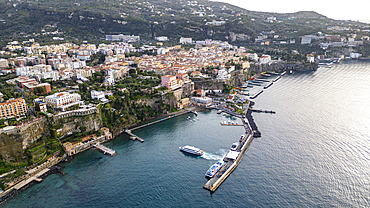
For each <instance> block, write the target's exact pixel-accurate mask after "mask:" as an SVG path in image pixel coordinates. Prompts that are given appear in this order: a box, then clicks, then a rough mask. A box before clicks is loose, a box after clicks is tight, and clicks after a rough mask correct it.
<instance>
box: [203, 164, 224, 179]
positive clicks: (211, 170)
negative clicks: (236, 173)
mask: <svg viewBox="0 0 370 208" xmlns="http://www.w3.org/2000/svg"><path fill="white" fill-rule="evenodd" d="M223 165H224V163H223V162H217V163H215V164H213V165H212V166H211V167H210V168H209V169H208V170H207V172H206V177H208V178H212V177H213V176H214V175H215V174H216V173H217V172H218V171H219V170H220V168H221V167H222V166H223Z"/></svg>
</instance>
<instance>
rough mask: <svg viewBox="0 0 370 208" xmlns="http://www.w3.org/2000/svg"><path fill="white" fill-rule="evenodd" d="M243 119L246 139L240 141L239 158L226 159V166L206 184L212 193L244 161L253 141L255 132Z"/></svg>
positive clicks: (237, 150) (205, 187)
mask: <svg viewBox="0 0 370 208" xmlns="http://www.w3.org/2000/svg"><path fill="white" fill-rule="evenodd" d="M241 119H242V122H243V125H244V128H245V132H246V134H245V135H244V137H242V138H240V139H239V142H240V144H239V146H238V147H237V149H236V152H238V156H237V158H236V159H229V158H226V156H225V158H224V161H225V162H226V164H225V165H224V166H223V167H222V168H221V169H220V170H219V171H218V173H217V174H215V175H214V176H213V177H212V178H211V179H210V180H208V181H207V183H206V184H204V186H203V188H204V189H207V190H209V191H211V192H215V191H216V190H217V188H218V187H219V186H220V185H221V184H222V183H223V182H224V181H225V180H226V178H227V177H229V175H230V174H231V173H232V172H233V171H234V170H235V168H236V167H237V166H238V165H239V163H240V161H241V160H242V158H243V156H244V154H245V152H246V151H247V149H248V147H249V146H250V144H251V143H252V141H253V131H251V127H250V125H249V123H248V120H247V119H243V118H241Z"/></svg>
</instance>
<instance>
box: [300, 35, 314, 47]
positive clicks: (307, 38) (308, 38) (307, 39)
mask: <svg viewBox="0 0 370 208" xmlns="http://www.w3.org/2000/svg"><path fill="white" fill-rule="evenodd" d="M311 40H312V37H311V36H306V35H305V36H303V37H302V39H301V44H302V45H305V44H311Z"/></svg>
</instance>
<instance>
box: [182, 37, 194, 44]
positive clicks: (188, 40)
mask: <svg viewBox="0 0 370 208" xmlns="http://www.w3.org/2000/svg"><path fill="white" fill-rule="evenodd" d="M180 43H181V44H192V43H193V39H192V38H183V37H181V38H180Z"/></svg>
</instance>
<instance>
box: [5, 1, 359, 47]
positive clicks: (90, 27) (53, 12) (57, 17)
mask: <svg viewBox="0 0 370 208" xmlns="http://www.w3.org/2000/svg"><path fill="white" fill-rule="evenodd" d="M272 16H273V17H276V20H273V21H266V20H267V18H268V17H272ZM213 21H218V22H220V24H221V26H216V25H212V24H213V23H214V22H213ZM222 21H224V22H222ZM212 22H213V23H212ZM209 23H210V24H209ZM329 26H342V27H351V28H362V27H365V26H366V24H363V23H358V22H348V21H335V20H332V19H329V18H327V17H325V16H323V15H320V14H317V13H315V12H297V13H291V14H278V13H265V12H254V11H248V10H245V9H242V8H238V7H235V6H232V5H230V4H225V3H219V2H210V1H207V0H199V1H184V0H150V1H143V0H136V1H134V0H83V1H75V0H54V1H51V0H29V1H22V0H19V1H9V0H0V36H1V37H2V41H9V40H15V39H17V40H19V39H22V38H24V39H27V38H32V37H38V38H41V39H42V37H47V39H51V38H50V36H59V37H64V38H66V39H67V40H88V41H92V40H101V39H104V38H105V35H106V34H127V35H140V36H141V37H142V38H143V39H151V38H152V37H153V36H168V37H169V38H170V39H172V40H174V41H175V40H178V38H180V37H193V39H195V40H201V39H206V38H212V39H220V40H228V39H230V38H232V37H231V36H232V35H233V34H237V35H238V36H239V37H241V38H239V40H241V41H243V42H245V43H250V42H253V40H254V38H255V37H256V36H257V35H258V34H259V33H260V32H262V31H271V30H273V31H275V33H278V34H282V35H284V36H285V37H288V38H293V37H299V36H301V35H304V34H308V33H312V32H317V31H323V32H325V31H326V29H327V28H328V27H329ZM56 31H57V32H56ZM48 32H53V33H52V34H50V33H48ZM48 35H49V36H48Z"/></svg>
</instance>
